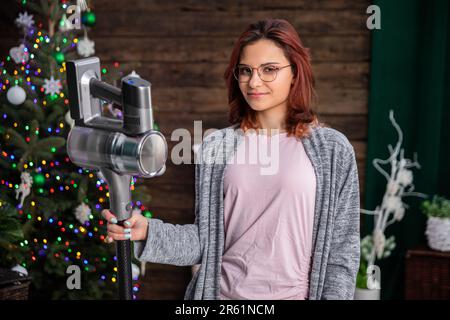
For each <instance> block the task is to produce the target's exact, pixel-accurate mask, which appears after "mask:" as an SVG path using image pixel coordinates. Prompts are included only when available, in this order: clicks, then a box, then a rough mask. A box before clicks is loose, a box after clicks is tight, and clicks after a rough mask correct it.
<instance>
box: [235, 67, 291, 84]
mask: <svg viewBox="0 0 450 320" xmlns="http://www.w3.org/2000/svg"><path fill="white" fill-rule="evenodd" d="M269 65H270V64H269ZM239 66H246V67H249V68H250V69H251V74H250V79H249V80H248V81H239V77H238V76H237V75H236V71H237V68H238V67H239ZM267 66H268V65H261V66H259V67H257V68H252V67H251V66H249V65H246V64H240V65H237V66H236V67H234V69H233V76H234V78H235V79H236V80H237V82H239V83H249V82H250V80H251V79H252V77H253V70H254V69H256V73H257V74H258V77H259V78H260V79H261V81H264V82H273V81H275V80H276V79H277V76H278V71H280V70H281V69H284V68H287V67H291V66H292V64H288V65H286V66H282V67H278V66H277V70H276V72H275V78H273V80H270V81H266V80H263V79H262V78H261V73H260V68H263V67H267Z"/></svg>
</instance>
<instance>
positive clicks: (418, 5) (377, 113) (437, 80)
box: [362, 0, 450, 299]
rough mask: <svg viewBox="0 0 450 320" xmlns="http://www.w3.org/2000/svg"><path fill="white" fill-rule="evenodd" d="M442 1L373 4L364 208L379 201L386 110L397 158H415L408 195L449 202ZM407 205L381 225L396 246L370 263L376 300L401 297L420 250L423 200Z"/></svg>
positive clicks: (388, 138)
mask: <svg viewBox="0 0 450 320" xmlns="http://www.w3.org/2000/svg"><path fill="white" fill-rule="evenodd" d="M449 3H450V1H448V0H430V1H425V0H423V1H421V0H395V1H392V0H378V1H374V2H373V4H375V5H378V6H379V7H380V9H381V29H379V30H373V31H372V58H371V71H370V73H371V81H370V97H369V120H368V123H369V125H368V147H367V163H366V165H367V166H366V168H367V169H366V192H365V199H364V200H365V209H369V210H373V209H375V207H376V206H377V205H378V204H380V203H381V201H382V197H383V194H384V191H385V187H386V179H385V178H384V177H383V176H382V175H381V174H380V173H379V172H378V171H377V170H376V169H375V168H374V167H373V165H372V160H373V159H374V158H383V159H386V158H387V157H388V156H389V151H388V149H387V146H388V144H391V145H393V146H394V145H395V143H396V142H397V134H396V131H395V129H394V128H393V127H392V126H391V124H390V121H389V110H390V109H392V110H394V116H395V119H396V120H397V122H398V124H399V125H400V127H401V128H402V130H403V133H404V143H403V148H404V149H405V157H407V158H410V159H413V154H414V152H417V156H418V158H417V159H418V162H419V163H420V164H421V169H419V170H417V169H413V172H414V184H415V191H418V192H422V193H425V194H428V195H434V194H439V195H443V196H446V197H447V198H449V197H450V187H449V185H450V67H449V64H450V21H449V19H450V5H449ZM404 199H405V202H406V203H407V204H408V205H409V206H410V207H409V209H407V210H406V213H405V217H404V218H403V220H402V221H400V222H396V223H394V224H393V225H391V226H389V227H387V229H386V237H389V236H390V235H395V237H396V243H397V248H396V249H395V250H394V252H393V254H392V255H391V257H389V258H387V259H384V260H381V261H378V262H377V264H378V265H379V266H380V268H381V299H403V298H404V284H405V272H404V270H405V254H406V251H407V250H408V249H409V248H413V247H415V246H417V245H419V244H426V238H425V234H424V232H425V225H426V217H425V216H424V215H423V214H422V213H421V211H420V210H419V205H420V203H421V202H422V201H423V199H419V198H415V197H408V198H404ZM363 221H364V223H363V230H362V233H363V235H365V234H367V233H369V232H371V231H372V228H373V218H372V216H368V215H364V217H363Z"/></svg>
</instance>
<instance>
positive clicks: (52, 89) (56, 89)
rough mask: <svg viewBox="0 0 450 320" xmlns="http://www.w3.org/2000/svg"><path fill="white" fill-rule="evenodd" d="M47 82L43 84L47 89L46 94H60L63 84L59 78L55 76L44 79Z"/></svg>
mask: <svg viewBox="0 0 450 320" xmlns="http://www.w3.org/2000/svg"><path fill="white" fill-rule="evenodd" d="M44 82H45V84H44V85H43V86H42V87H43V88H44V90H45V94H50V95H54V94H58V93H60V91H61V88H62V85H61V81H60V80H59V79H57V80H55V79H54V78H53V76H51V77H50V79H45V80H44Z"/></svg>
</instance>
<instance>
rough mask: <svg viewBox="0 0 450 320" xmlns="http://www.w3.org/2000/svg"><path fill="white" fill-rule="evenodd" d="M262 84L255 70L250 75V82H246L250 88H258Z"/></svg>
mask: <svg viewBox="0 0 450 320" xmlns="http://www.w3.org/2000/svg"><path fill="white" fill-rule="evenodd" d="M261 83H262V80H261V78H260V77H259V74H258V72H256V70H255V71H254V72H253V73H252V77H251V78H250V81H249V82H248V84H249V86H250V87H251V88H256V87H259V86H260V85H261Z"/></svg>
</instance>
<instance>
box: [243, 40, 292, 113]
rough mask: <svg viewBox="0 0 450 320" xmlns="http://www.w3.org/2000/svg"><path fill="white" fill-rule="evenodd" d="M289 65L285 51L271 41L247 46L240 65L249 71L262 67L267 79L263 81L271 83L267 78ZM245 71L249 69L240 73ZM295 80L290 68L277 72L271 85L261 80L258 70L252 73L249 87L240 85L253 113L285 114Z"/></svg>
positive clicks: (260, 41)
mask: <svg viewBox="0 0 450 320" xmlns="http://www.w3.org/2000/svg"><path fill="white" fill-rule="evenodd" d="M289 64H290V62H289V60H288V59H287V58H286V57H285V55H284V52H283V50H282V49H281V48H280V47H278V46H277V45H276V44H275V42H273V41H272V40H268V39H261V40H258V41H256V42H254V43H251V44H249V45H247V46H245V47H244V48H243V50H242V52H241V57H240V61H239V66H242V65H246V66H248V67H250V68H258V67H260V66H261V65H263V66H264V68H265V69H264V70H265V71H266V75H264V74H261V75H262V77H263V79H264V78H265V77H266V79H269V80H270V76H269V77H268V78H267V76H268V75H269V73H270V72H271V70H273V68H280V67H284V66H287V65H289ZM266 67H267V68H266ZM242 70H244V72H245V70H247V71H248V70H249V69H247V68H244V69H241V73H242ZM261 71H263V70H261ZM263 73H264V72H263ZM293 78H294V74H293V72H292V69H291V67H286V68H282V69H278V71H277V72H276V78H275V80H273V81H271V82H265V81H263V80H261V78H260V77H259V75H258V72H257V69H253V70H252V73H251V78H250V79H249V81H248V82H247V83H241V82H239V88H240V89H241V92H242V95H243V96H244V98H245V100H246V101H247V103H248V104H249V106H250V107H251V108H252V109H253V110H255V111H265V110H268V109H273V108H277V109H278V108H280V111H281V110H282V111H283V112H284V111H286V110H287V98H288V96H289V91H290V89H291V84H292V83H293Z"/></svg>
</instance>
